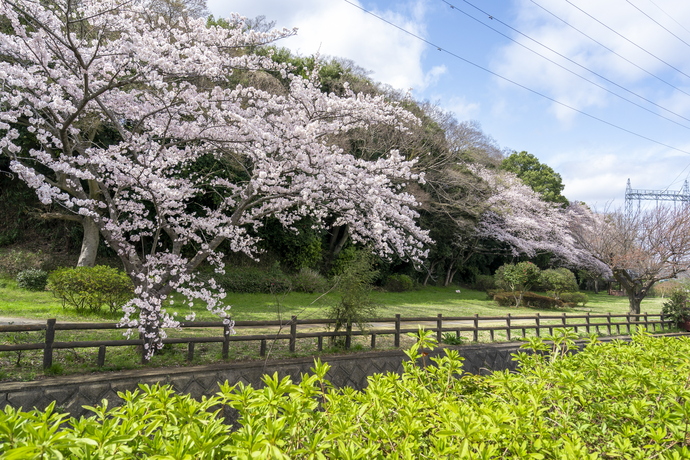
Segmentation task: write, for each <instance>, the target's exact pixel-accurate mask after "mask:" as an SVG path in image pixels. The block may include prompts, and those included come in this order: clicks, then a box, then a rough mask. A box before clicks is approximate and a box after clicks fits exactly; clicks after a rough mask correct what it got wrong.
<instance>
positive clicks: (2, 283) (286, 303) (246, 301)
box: [0, 280, 665, 322]
mask: <svg viewBox="0 0 690 460" xmlns="http://www.w3.org/2000/svg"><path fill="white" fill-rule="evenodd" d="M458 290H459V291H460V292H457V291H458ZM587 295H588V296H589V299H590V300H589V302H588V303H587V304H586V305H585V306H584V307H582V306H578V307H577V308H565V309H556V310H545V309H535V308H515V307H501V306H498V305H497V304H496V303H495V302H494V301H492V300H490V299H489V298H488V297H487V295H486V293H484V292H481V291H474V290H471V289H464V288H460V289H459V288H458V287H457V286H453V287H425V288H423V289H418V290H414V291H408V292H381V291H374V292H372V297H373V299H374V300H375V301H376V302H377V303H378V304H380V307H379V308H378V314H377V316H378V317H380V318H390V317H393V316H395V315H396V314H400V315H401V316H403V317H411V316H427V317H431V316H436V315H438V314H442V315H444V316H469V315H475V314H478V315H480V316H503V315H506V314H508V313H511V314H513V315H531V314H534V313H535V312H537V311H539V312H544V313H554V312H557V313H561V312H566V313H572V314H577V313H586V312H590V313H592V314H606V313H609V312H611V313H614V314H623V313H626V312H627V311H628V300H627V298H625V297H615V296H609V295H607V294H606V293H600V294H593V293H589V292H588V293H587ZM338 300H339V294H338V293H337V292H329V293H326V294H305V293H299V292H291V293H288V294H278V295H272V294H236V293H228V295H227V298H226V303H227V304H228V305H231V306H232V308H231V310H230V312H231V315H232V318H233V319H234V320H236V321H247V320H275V319H280V318H289V317H290V316H292V315H295V316H297V317H298V318H300V319H320V318H326V317H327V316H328V308H329V306H330V305H334V304H336V303H337V302H338ZM664 301H665V299H662V298H652V297H650V298H647V299H645V300H644V301H643V302H642V312H643V313H644V312H648V313H658V312H659V311H660V309H661V307H662V305H663V303H664ZM166 308H167V309H168V311H169V312H171V313H174V312H176V313H177V314H178V317H180V318H182V317H184V316H185V315H187V314H189V313H191V312H194V313H195V314H196V318H197V320H199V319H203V320H213V319H215V318H216V317H215V316H214V315H213V314H212V313H210V312H208V311H206V309H205V306H204V305H202V304H199V303H196V304H195V305H193V306H191V307H190V306H188V305H185V304H183V302H181V301H179V300H178V301H175V303H174V304H173V305H167V307H166ZM0 316H2V317H18V318H29V319H36V320H45V319H48V318H57V319H58V320H61V321H91V322H95V321H114V320H117V319H119V316H120V315H119V313H115V314H109V313H107V312H103V313H101V314H85V315H78V314H77V313H76V312H75V311H74V310H73V309H72V308H69V307H66V308H63V306H62V303H61V302H60V300H58V299H56V298H55V297H53V295H52V294H51V293H50V292H48V291H43V292H31V291H25V290H22V289H18V288H17V286H16V282H14V281H12V280H0Z"/></svg>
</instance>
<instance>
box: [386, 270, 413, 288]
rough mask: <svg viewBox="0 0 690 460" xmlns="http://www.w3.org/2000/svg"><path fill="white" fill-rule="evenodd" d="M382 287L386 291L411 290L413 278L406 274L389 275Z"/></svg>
mask: <svg viewBox="0 0 690 460" xmlns="http://www.w3.org/2000/svg"><path fill="white" fill-rule="evenodd" d="M383 288H384V289H385V290H386V291H388V292H405V291H411V290H412V289H414V280H413V279H412V278H410V277H409V276H407V275H402V274H399V275H398V274H396V275H390V276H388V278H386V284H385V285H384V286H383Z"/></svg>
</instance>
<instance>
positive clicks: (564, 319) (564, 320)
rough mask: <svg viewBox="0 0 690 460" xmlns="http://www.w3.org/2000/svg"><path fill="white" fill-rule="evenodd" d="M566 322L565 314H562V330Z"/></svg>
mask: <svg viewBox="0 0 690 460" xmlns="http://www.w3.org/2000/svg"><path fill="white" fill-rule="evenodd" d="M566 320H567V318H566V316H565V312H563V316H561V324H562V325H563V327H564V328H565V326H566V323H567V321H566Z"/></svg>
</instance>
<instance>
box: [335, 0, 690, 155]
mask: <svg viewBox="0 0 690 460" xmlns="http://www.w3.org/2000/svg"><path fill="white" fill-rule="evenodd" d="M343 1H344V2H345V3H348V4H349V5H352V6H354V7H355V8H357V9H359V10H361V11H363V12H365V13H366V14H369V15H371V16H373V17H375V18H377V19H379V20H380V21H383V22H385V23H386V24H388V25H390V26H392V27H395V28H396V29H398V30H400V31H401V32H403V33H405V34H407V35H410V36H411V37H414V38H416V39H417V40H419V41H421V42H424V43H426V44H427V45H429V46H433V47H434V48H436V49H437V50H438V51H440V52H443V53H446V54H448V55H450V56H452V57H454V58H456V59H459V60H461V61H463V62H465V63H467V64H469V65H471V66H473V67H476V68H478V69H480V70H483V71H484V72H487V73H489V74H491V75H493V76H495V77H498V78H500V79H501V80H504V81H507V82H508V83H512V84H513V85H515V86H518V87H520V88H522V89H524V90H526V91H529V92H530V93H533V94H536V95H537V96H540V97H542V98H544V99H547V100H549V101H551V102H553V103H555V104H558V105H560V106H562V107H565V108H567V109H570V110H572V111H574V112H577V113H579V114H581V115H584V116H586V117H588V118H591V119H593V120H596V121H598V122H600V123H604V124H606V125H608V126H611V127H612V128H616V129H618V130H620V131H623V132H626V133H628V134H632V135H633V136H636V137H639V138H640V139H644V140H646V141H649V142H652V143H654V144H657V145H661V146H662V147H666V148H668V149H671V150H675V151H677V152H681V153H684V154H686V155H690V151H687V150H683V149H679V148H677V147H673V146H671V145H668V144H664V143H663V142H659V141H657V140H654V139H652V138H649V137H647V136H644V135H642V134H639V133H636V132H634V131H630V130H629V129H626V128H623V127H622V126H618V125H616V124H614V123H611V122H609V121H606V120H604V119H602V118H599V117H597V116H594V115H591V114H589V113H587V112H584V111H582V110H579V109H576V108H575V107H572V106H570V105H568V104H566V103H564V102H561V101H558V100H556V99H554V98H552V97H549V96H547V95H545V94H543V93H540V92H539V91H536V90H533V89H531V88H528V87H527V86H525V85H522V84H520V83H518V82H516V81H513V80H511V79H509V78H507V77H504V76H503V75H500V74H498V73H496V72H494V71H492V70H489V69H487V68H486V67H482V66H480V65H479V64H476V63H474V62H472V61H470V60H469V59H466V58H464V57H462V56H460V55H458V54H456V53H453V52H452V51H449V50H446V49H444V48H442V47H441V46H439V45H436V44H434V43H432V42H430V41H429V40H427V39H425V38H423V37H421V36H419V35H417V34H415V33H414V32H410V31H409V30H407V29H405V28H403V27H401V26H399V25H397V24H395V23H394V22H391V21H389V20H387V19H385V18H383V17H381V16H379V15H377V14H376V13H373V12H371V11H369V10H367V9H366V8H364V7H362V6H360V5H358V4H356V3H353V2H352V1H350V0H343ZM566 1H568V0H566Z"/></svg>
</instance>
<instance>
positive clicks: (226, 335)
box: [223, 324, 263, 360]
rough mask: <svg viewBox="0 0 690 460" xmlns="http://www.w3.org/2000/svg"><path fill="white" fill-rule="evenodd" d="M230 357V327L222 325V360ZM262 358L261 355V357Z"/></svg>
mask: <svg viewBox="0 0 690 460" xmlns="http://www.w3.org/2000/svg"><path fill="white" fill-rule="evenodd" d="M229 355H230V325H229V324H224V325H223V359H226V360H227V359H228V356H229ZM262 356H263V355H262Z"/></svg>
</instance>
